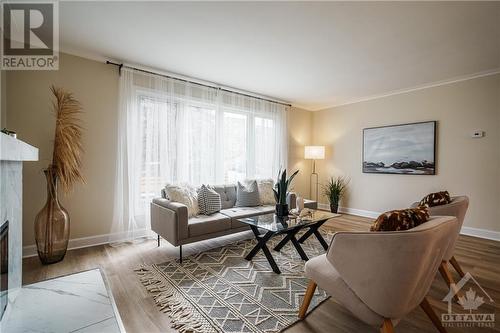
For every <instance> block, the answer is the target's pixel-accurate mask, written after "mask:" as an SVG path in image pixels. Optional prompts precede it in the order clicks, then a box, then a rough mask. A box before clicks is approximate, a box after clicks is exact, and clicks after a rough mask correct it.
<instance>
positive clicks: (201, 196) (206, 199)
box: [198, 185, 222, 215]
mask: <svg viewBox="0 0 500 333" xmlns="http://www.w3.org/2000/svg"><path fill="white" fill-rule="evenodd" d="M198 206H199V207H200V213H201V214H203V215H210V214H213V213H217V212H219V211H220V210H221V208H222V203H221V200H220V195H219V193H217V192H215V191H214V190H213V189H212V188H211V187H209V186H206V185H201V187H200V190H199V191H198Z"/></svg>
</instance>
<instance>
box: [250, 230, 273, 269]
mask: <svg viewBox="0 0 500 333" xmlns="http://www.w3.org/2000/svg"><path fill="white" fill-rule="evenodd" d="M250 228H251V229H252V231H253V233H254V235H255V238H256V239H257V244H256V245H255V246H254V248H253V249H252V250H251V251H250V252H249V253H248V254H247V256H246V257H245V259H246V260H252V258H253V257H255V255H256V254H257V252H259V250H262V252H264V255H265V256H266V259H267V261H268V262H269V265H271V268H272V269H273V271H274V272H275V273H276V274H281V271H280V270H279V268H278V265H277V264H276V261H274V258H273V256H272V254H271V252H270V251H269V248H268V247H267V245H266V243H267V241H268V240H270V239H271V237H273V236H274V235H275V233H274V232H272V231H268V232H266V233H265V234H264V236H261V235H260V234H259V229H258V228H257V227H255V226H250Z"/></svg>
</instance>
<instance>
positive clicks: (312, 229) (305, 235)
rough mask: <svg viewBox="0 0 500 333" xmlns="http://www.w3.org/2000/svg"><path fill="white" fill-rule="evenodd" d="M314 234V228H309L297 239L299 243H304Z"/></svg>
mask: <svg viewBox="0 0 500 333" xmlns="http://www.w3.org/2000/svg"><path fill="white" fill-rule="evenodd" d="M313 233H314V226H312V227H310V228H309V229H308V230H307V231H306V232H305V233H304V234H303V235H302V237H300V238H299V243H304V242H305V241H306V239H308V238H309V237H310V236H311V235H312V234H313Z"/></svg>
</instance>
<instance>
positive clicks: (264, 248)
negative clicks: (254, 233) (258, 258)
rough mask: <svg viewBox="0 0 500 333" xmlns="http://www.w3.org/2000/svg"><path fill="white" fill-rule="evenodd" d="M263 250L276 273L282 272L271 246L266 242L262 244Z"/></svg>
mask: <svg viewBox="0 0 500 333" xmlns="http://www.w3.org/2000/svg"><path fill="white" fill-rule="evenodd" d="M262 251H263V252H264V255H265V256H266V258H267V261H268V262H269V265H271V268H272V269H273V271H274V273H276V274H281V271H280V269H279V268H278V265H277V264H276V261H274V258H273V255H272V254H271V251H269V248H268V247H267V246H266V244H264V245H263V246H262Z"/></svg>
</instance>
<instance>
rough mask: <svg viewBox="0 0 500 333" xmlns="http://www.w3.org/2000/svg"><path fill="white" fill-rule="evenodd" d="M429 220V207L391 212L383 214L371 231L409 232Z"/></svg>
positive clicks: (374, 223)
mask: <svg viewBox="0 0 500 333" xmlns="http://www.w3.org/2000/svg"><path fill="white" fill-rule="evenodd" d="M428 220H429V211H428V210H427V207H417V208H408V209H401V210H391V211H388V212H385V213H382V214H381V215H380V216H379V217H378V218H377V219H376V220H375V221H374V222H373V224H372V225H371V227H370V231H400V230H408V229H411V228H414V227H416V226H419V225H421V224H422V223H424V222H426V221H428Z"/></svg>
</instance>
